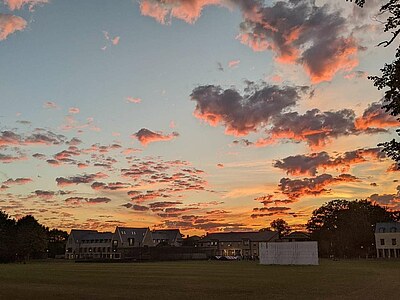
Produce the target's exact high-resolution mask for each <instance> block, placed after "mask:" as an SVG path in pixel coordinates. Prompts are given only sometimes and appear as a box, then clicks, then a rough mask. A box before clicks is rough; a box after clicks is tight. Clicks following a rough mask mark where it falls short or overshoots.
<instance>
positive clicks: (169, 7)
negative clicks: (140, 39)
mask: <svg viewBox="0 0 400 300" xmlns="http://www.w3.org/2000/svg"><path fill="white" fill-rule="evenodd" d="M216 4H222V1H221V0H142V1H141V2H140V11H141V13H142V15H144V16H149V17H152V18H154V19H156V20H157V21H158V22H159V23H161V24H166V23H168V22H169V20H168V17H175V18H177V19H180V20H183V21H185V22H187V23H194V22H195V21H196V20H197V19H198V18H199V17H200V15H201V12H202V10H203V8H204V7H205V6H207V5H216Z"/></svg>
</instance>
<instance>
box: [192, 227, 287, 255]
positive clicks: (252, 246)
mask: <svg viewBox="0 0 400 300" xmlns="http://www.w3.org/2000/svg"><path fill="white" fill-rule="evenodd" d="M278 238H279V235H278V232H275V231H269V230H265V231H256V232H224V233H210V234H207V235H206V236H204V237H203V238H202V239H200V240H199V241H198V243H197V246H198V247H200V248H202V249H204V250H205V251H206V252H207V253H208V254H209V255H212V256H241V257H243V258H257V257H258V256H259V244H260V243H262V242H272V241H276V240H278Z"/></svg>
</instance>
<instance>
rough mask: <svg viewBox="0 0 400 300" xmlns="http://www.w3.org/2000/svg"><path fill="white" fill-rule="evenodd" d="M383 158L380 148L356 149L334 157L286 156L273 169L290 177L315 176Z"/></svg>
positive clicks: (319, 154)
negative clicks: (324, 171)
mask: <svg viewBox="0 0 400 300" xmlns="http://www.w3.org/2000/svg"><path fill="white" fill-rule="evenodd" d="M385 157H386V156H385V153H384V152H381V149H380V148H365V149H357V150H354V151H348V152H345V153H342V154H337V155H335V156H330V155H329V154H328V153H327V152H319V153H311V154H308V155H305V154H300V155H295V156H288V157H286V158H284V159H282V160H277V161H276V162H275V163H274V167H275V168H279V169H282V170H284V171H286V173H287V174H290V175H295V176H297V175H311V176H315V175H316V173H317V170H318V169H324V170H325V169H328V168H334V169H337V170H340V171H341V172H344V171H347V170H348V169H349V168H350V166H351V165H353V164H358V163H364V162H367V161H369V160H382V159H384V158H385Z"/></svg>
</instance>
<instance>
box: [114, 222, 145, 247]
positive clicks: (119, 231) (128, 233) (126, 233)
mask: <svg viewBox="0 0 400 300" xmlns="http://www.w3.org/2000/svg"><path fill="white" fill-rule="evenodd" d="M148 230H149V228H133V227H117V228H115V234H116V235H117V237H118V238H119V240H120V242H121V245H123V244H126V245H127V244H129V242H128V239H129V238H133V239H134V246H135V247H139V246H141V244H142V242H143V239H144V237H145V235H146V233H147V231H148Z"/></svg>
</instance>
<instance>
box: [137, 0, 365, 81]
mask: <svg viewBox="0 0 400 300" xmlns="http://www.w3.org/2000/svg"><path fill="white" fill-rule="evenodd" d="M207 5H219V6H225V7H228V8H234V7H237V8H239V9H240V10H241V12H242V16H243V21H242V23H241V24H240V34H239V36H238V39H239V40H240V41H241V42H242V43H243V44H246V45H248V46H250V47H251V48H252V49H253V50H254V51H265V50H270V51H273V52H274V53H275V55H276V60H277V61H278V62H281V63H295V64H299V65H302V66H303V67H304V69H305V70H306V72H307V73H308V74H309V75H310V78H311V81H312V82H313V83H318V82H321V81H329V80H331V79H332V78H333V76H334V75H335V74H336V73H337V72H339V71H346V72H349V71H351V70H352V69H353V68H354V67H356V66H357V65H358V59H357V54H358V51H359V49H360V48H361V47H359V46H358V44H357V41H356V40H355V38H354V37H353V36H352V34H351V33H350V32H349V30H348V28H347V24H346V23H347V21H346V19H345V18H344V17H343V16H342V15H341V12H340V11H339V10H335V9H333V8H332V7H331V6H329V5H328V4H325V5H323V6H316V5H315V1H313V0H290V1H286V2H284V1H277V2H275V3H273V4H272V5H266V3H265V2H264V1H260V0H187V1H186V0H185V1H184V0H142V1H141V2H140V10H141V13H142V15H145V16H150V17H153V18H154V19H156V20H157V21H158V22H160V23H162V24H166V23H170V19H171V18H172V17H175V18H177V19H181V20H183V21H185V22H187V23H194V22H195V21H196V20H197V19H198V18H199V17H200V15H201V11H202V10H203V8H204V7H205V6H207Z"/></svg>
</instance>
